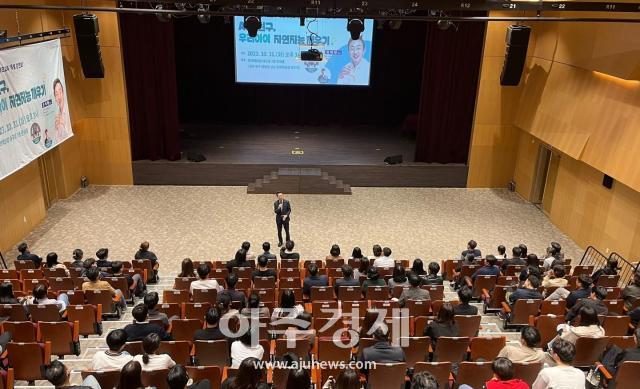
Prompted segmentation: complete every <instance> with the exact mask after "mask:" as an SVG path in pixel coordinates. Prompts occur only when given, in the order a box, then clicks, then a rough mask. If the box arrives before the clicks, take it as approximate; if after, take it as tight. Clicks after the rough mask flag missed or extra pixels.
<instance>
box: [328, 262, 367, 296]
mask: <svg viewBox="0 0 640 389" xmlns="http://www.w3.org/2000/svg"><path fill="white" fill-rule="evenodd" d="M333 284H334V285H333V287H334V289H335V292H336V296H337V295H338V292H339V290H340V287H341V286H360V280H358V279H356V278H354V277H353V269H352V268H351V266H349V265H347V264H344V265H342V278H337V279H335V280H334V281H333Z"/></svg>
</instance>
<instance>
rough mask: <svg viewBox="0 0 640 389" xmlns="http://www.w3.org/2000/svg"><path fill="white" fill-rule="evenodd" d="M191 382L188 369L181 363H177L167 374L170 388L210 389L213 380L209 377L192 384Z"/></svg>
mask: <svg viewBox="0 0 640 389" xmlns="http://www.w3.org/2000/svg"><path fill="white" fill-rule="evenodd" d="M188 383H189V374H188V373H187V369H185V368H184V366H182V365H180V364H176V365H175V366H173V367H172V368H171V370H169V374H168V375H167V384H168V385H169V389H210V388H211V381H209V380H208V379H204V380H200V381H198V382H195V383H193V384H191V385H187V384H188Z"/></svg>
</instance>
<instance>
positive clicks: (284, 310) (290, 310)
mask: <svg viewBox="0 0 640 389" xmlns="http://www.w3.org/2000/svg"><path fill="white" fill-rule="evenodd" d="M302 312H304V307H303V306H302V305H301V304H296V295H295V294H294V293H293V291H292V290H291V289H285V290H283V291H282V295H281V296H280V306H279V307H276V308H274V309H273V313H272V314H271V320H272V321H273V320H276V319H278V318H281V317H287V318H295V317H298V315H300V314H301V313H302Z"/></svg>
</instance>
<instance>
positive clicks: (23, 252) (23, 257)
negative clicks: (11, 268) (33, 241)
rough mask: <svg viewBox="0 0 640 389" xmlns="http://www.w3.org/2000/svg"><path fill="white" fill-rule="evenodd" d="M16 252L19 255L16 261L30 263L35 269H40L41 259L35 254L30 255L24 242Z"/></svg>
mask: <svg viewBox="0 0 640 389" xmlns="http://www.w3.org/2000/svg"><path fill="white" fill-rule="evenodd" d="M18 251H19V252H20V254H19V255H18V256H17V257H16V259H17V260H18V261H31V262H33V265H34V266H35V268H36V269H40V264H41V263H42V258H40V257H39V256H37V255H35V254H31V252H30V251H29V246H28V245H27V243H26V242H22V243H20V244H19V245H18Z"/></svg>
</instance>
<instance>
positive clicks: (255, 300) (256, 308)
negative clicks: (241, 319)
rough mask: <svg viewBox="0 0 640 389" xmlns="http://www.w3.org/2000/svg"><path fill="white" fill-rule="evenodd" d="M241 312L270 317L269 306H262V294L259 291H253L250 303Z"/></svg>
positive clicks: (250, 315)
mask: <svg viewBox="0 0 640 389" xmlns="http://www.w3.org/2000/svg"><path fill="white" fill-rule="evenodd" d="M240 313H241V314H242V315H244V316H247V317H252V316H257V317H260V318H267V317H269V316H270V315H269V308H267V307H264V306H263V307H261V306H260V296H259V295H258V294H257V293H255V292H254V293H251V295H250V296H249V301H248V305H247V307H246V308H243V309H242V310H241V311H240Z"/></svg>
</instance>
